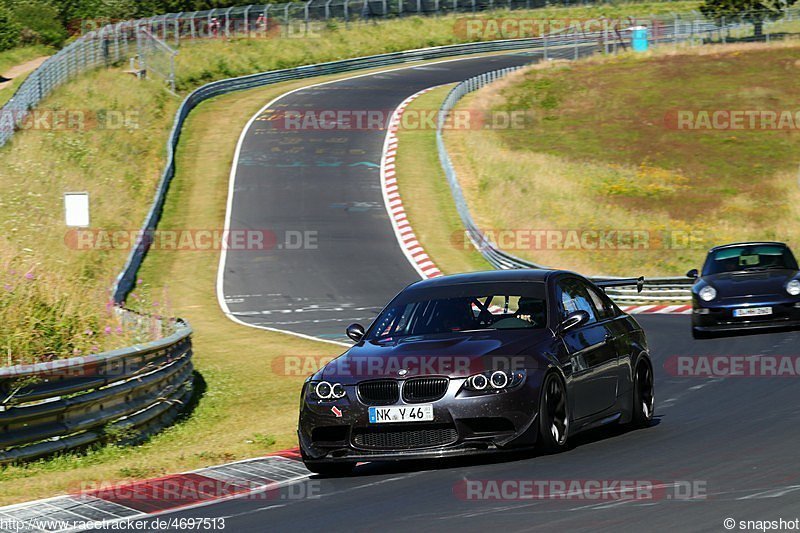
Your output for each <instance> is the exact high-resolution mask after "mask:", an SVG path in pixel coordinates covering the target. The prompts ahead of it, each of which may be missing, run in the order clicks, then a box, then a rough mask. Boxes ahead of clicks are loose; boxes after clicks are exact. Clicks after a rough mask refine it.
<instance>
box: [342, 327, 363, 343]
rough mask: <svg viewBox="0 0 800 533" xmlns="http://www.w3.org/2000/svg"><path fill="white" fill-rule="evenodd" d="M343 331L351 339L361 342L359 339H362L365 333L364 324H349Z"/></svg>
mask: <svg viewBox="0 0 800 533" xmlns="http://www.w3.org/2000/svg"><path fill="white" fill-rule="evenodd" d="M345 331H346V333H347V336H348V337H350V338H351V339H353V341H355V342H357V343H358V342H361V339H363V338H364V335H365V334H366V332H365V331H364V326H362V325H361V324H350V325H349V326H347V329H346V330H345Z"/></svg>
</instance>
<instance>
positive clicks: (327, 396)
mask: <svg viewBox="0 0 800 533" xmlns="http://www.w3.org/2000/svg"><path fill="white" fill-rule="evenodd" d="M306 390H307V391H308V399H309V400H314V401H320V400H322V401H331V400H338V399H340V398H344V396H345V395H346V394H347V393H346V392H345V390H344V387H343V386H342V384H341V383H330V382H327V381H316V382H315V381H312V382H310V383H309V384H308V388H307V389H306Z"/></svg>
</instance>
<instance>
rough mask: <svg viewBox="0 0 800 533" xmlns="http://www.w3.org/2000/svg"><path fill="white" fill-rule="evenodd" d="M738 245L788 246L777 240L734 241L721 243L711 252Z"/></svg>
mask: <svg viewBox="0 0 800 533" xmlns="http://www.w3.org/2000/svg"><path fill="white" fill-rule="evenodd" d="M737 246H783V247H784V248H788V247H789V246H787V245H786V243H785V242H777V241H753V242H733V243H731V244H721V245H719V246H715V247H713V248H711V249H710V250H709V253H711V252H716V251H717V250H724V249H725V248H735V247H737Z"/></svg>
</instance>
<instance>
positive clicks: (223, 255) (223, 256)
mask: <svg viewBox="0 0 800 533" xmlns="http://www.w3.org/2000/svg"><path fill="white" fill-rule="evenodd" d="M491 57H498V56H497V55H475V56H469V57H459V58H455V59H443V60H441V61H433V62H430V63H424V64H423V65H414V66H403V67H397V68H391V69H387V70H382V71H379V72H377V73H376V72H365V73H362V74H357V75H354V76H348V77H346V78H339V79H335V80H330V81H324V82H320V83H314V84H311V85H304V86H303V87H298V88H296V89H292V90H291V91H288V92H286V93H283V94H282V95H280V96H278V97H277V98H274V99H272V100H270V101H269V102H268V103H267V104H266V105H264V107H262V108H261V109H259V110H258V112H257V113H256V114H255V115H253V116H252V117H250V120H248V121H247V124H245V127H244V129H243V130H242V133H241V134H240V135H239V140H238V142H237V143H236V151H235V152H234V155H233V163H232V165H231V172H230V177H229V179H228V199H227V202H226V207H225V225H224V231H229V230H230V227H231V216H232V214H233V209H232V208H233V197H234V189H235V187H236V171H237V169H238V167H239V158H240V156H241V153H242V145H243V144H244V140H245V138H246V137H247V134H248V132H249V131H250V128H251V126H252V125H253V123H254V122H255V121H256V120H257V119H258V117H260V116H261V115H262V114H263V113H264V112H265V111H266V110H267V109H269V108H270V107H272V106H273V105H275V104H276V103H277V102H278V101H280V100H282V99H283V98H286V97H287V96H290V95H292V94H294V93H297V92H300V91H304V90H308V89H313V88H316V87H322V86H324V85H330V84H333V83H339V82H344V81H349V80H354V79H357V78H364V77H367V76H375V75H379V74H385V73H387V72H396V71H400V70H413V69H418V68H420V67H421V66H429V65H438V64H442V63H453V62H456V61H467V60H474V59H480V58H491ZM387 137H388V132H387ZM384 152H385V150H384ZM382 182H383V179H382ZM383 190H384V195H385V194H386V193H385V188H384V189H383ZM387 205H388V204H387ZM389 218H390V219H391V220H392V221H393V218H392V217H391V216H390V217H389ZM392 224H393V225H394V221H393V222H392ZM393 227H394V226H393ZM401 248H402V247H401ZM404 253H405V251H404ZM227 255H228V254H227V250H225V248H224V247H223V249H222V251H221V252H220V256H219V267H218V268H217V302H218V303H219V306H220V309H222V312H223V313H224V314H225V316H226V317H228V318H229V319H230V320H232V321H233V322H236V323H237V324H239V325H242V326H246V327H250V328H256V329H263V330H266V331H273V332H276V333H285V334H287V335H293V336H295V337H300V338H302V339H307V340H313V341H319V342H327V343H330V344H336V345H338V346H347V347H349V346H350V344H349V343H344V342H339V341H333V340H330V339H323V338H320V337H314V336H312V335H306V334H304V333H298V332H295V331H289V330H285V329H278V328H272V327H268V326H260V325H256V324H249V323H247V322H245V321H243V320H241V319H240V318H238V317H237V316H236V314H235V313H233V312H231V310H230V308H229V307H228V304H227V303H226V302H225V295H224V281H225V263H226V260H227ZM413 264H414V263H413V262H412V265H413ZM415 269H416V267H415ZM417 272H419V271H417ZM420 275H422V274H420ZM422 277H423V279H424V278H426V277H427V276H422Z"/></svg>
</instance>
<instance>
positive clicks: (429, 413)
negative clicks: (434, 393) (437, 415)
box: [369, 405, 433, 424]
mask: <svg viewBox="0 0 800 533" xmlns="http://www.w3.org/2000/svg"><path fill="white" fill-rule="evenodd" d="M432 420H433V406H432V405H414V406H410V405H403V406H400V407H370V408H369V422H370V424H383V423H387V422H430V421H432Z"/></svg>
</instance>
